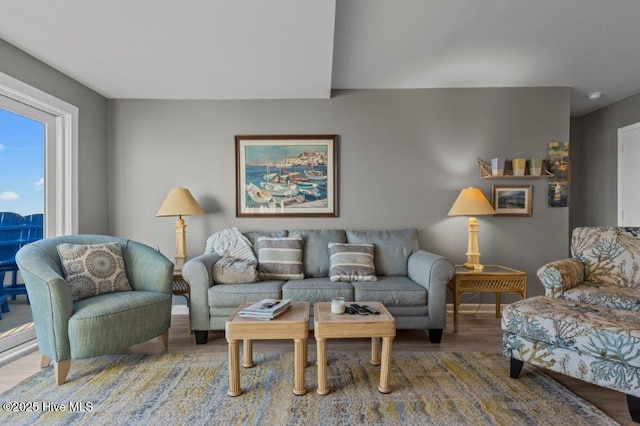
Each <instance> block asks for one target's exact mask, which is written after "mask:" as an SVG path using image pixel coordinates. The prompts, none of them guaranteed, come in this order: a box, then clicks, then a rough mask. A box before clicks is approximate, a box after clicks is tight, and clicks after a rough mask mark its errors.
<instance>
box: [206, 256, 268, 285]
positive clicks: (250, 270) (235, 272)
mask: <svg viewBox="0 0 640 426" xmlns="http://www.w3.org/2000/svg"><path fill="white" fill-rule="evenodd" d="M213 280H214V281H215V282H216V284H242V283H254V282H256V281H258V262H257V261H255V260H243V259H236V258H233V257H223V258H222V259H220V260H218V261H217V262H216V263H215V264H214V265H213Z"/></svg>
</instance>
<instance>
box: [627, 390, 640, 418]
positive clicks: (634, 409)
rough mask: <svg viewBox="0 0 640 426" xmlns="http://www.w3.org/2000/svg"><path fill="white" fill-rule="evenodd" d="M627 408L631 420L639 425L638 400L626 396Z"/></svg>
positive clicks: (635, 397) (639, 410)
mask: <svg viewBox="0 0 640 426" xmlns="http://www.w3.org/2000/svg"><path fill="white" fill-rule="evenodd" d="M627 406H628V407H629V414H631V419H632V420H633V421H634V422H636V423H640V398H638V397H637V396H633V395H629V394H627Z"/></svg>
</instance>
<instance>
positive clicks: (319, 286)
mask: <svg viewBox="0 0 640 426" xmlns="http://www.w3.org/2000/svg"><path fill="white" fill-rule="evenodd" d="M282 297H283V298H284V299H293V300H296V301H299V302H309V303H310V304H311V305H312V306H313V304H314V303H315V302H329V301H331V299H332V298H334V297H344V300H347V301H351V300H354V299H353V286H352V285H351V284H350V283H343V282H337V283H336V282H331V281H330V280H329V278H328V277H321V278H306V279H304V280H291V281H288V282H287V283H285V284H284V285H283V286H282Z"/></svg>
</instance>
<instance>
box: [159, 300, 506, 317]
mask: <svg viewBox="0 0 640 426" xmlns="http://www.w3.org/2000/svg"><path fill="white" fill-rule="evenodd" d="M495 311H496V305H495V304H493V303H482V304H480V305H478V304H477V303H462V304H460V307H459V312H465V313H469V312H471V313H475V312H477V313H483V314H485V313H495ZM447 312H450V313H453V304H452V303H447ZM171 315H189V308H188V307H187V305H173V307H172V308H171Z"/></svg>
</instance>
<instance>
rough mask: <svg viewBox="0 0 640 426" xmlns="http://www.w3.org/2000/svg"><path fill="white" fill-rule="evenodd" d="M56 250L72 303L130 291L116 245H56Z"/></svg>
mask: <svg viewBox="0 0 640 426" xmlns="http://www.w3.org/2000/svg"><path fill="white" fill-rule="evenodd" d="M56 248H57V250H58V255H59V256H60V260H61V261H62V268H63V270H64V278H65V279H66V280H67V283H68V284H69V287H70V289H71V298H72V299H73V301H74V302H75V301H77V300H81V299H86V298H87V297H93V296H98V295H100V294H105V293H114V292H117V291H129V290H131V284H129V280H128V279H127V274H126V272H125V269H124V259H123V258H122V247H121V246H120V243H117V242H115V243H106V244H89V245H84V244H59V245H58V246H57V247H56Z"/></svg>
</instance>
